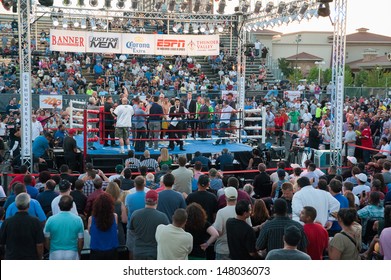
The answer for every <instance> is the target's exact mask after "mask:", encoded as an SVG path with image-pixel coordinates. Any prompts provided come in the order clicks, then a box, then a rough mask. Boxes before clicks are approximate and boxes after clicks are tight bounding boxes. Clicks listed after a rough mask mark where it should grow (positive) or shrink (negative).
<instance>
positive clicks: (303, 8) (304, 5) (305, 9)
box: [299, 2, 308, 16]
mask: <svg viewBox="0 0 391 280" xmlns="http://www.w3.org/2000/svg"><path fill="white" fill-rule="evenodd" d="M307 9H308V3H307V2H304V3H303V4H302V5H301V7H300V10H299V14H300V15H302V16H303V15H304V14H305V12H306V11H307Z"/></svg>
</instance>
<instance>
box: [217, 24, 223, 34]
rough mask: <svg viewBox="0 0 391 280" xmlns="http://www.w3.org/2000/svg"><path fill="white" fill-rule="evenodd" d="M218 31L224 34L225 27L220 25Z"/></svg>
mask: <svg viewBox="0 0 391 280" xmlns="http://www.w3.org/2000/svg"><path fill="white" fill-rule="evenodd" d="M217 31H218V32H220V33H221V32H223V31H224V27H223V26H222V25H220V24H219V25H217Z"/></svg>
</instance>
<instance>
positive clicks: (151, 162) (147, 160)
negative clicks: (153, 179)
mask: <svg viewBox="0 0 391 280" xmlns="http://www.w3.org/2000/svg"><path fill="white" fill-rule="evenodd" d="M141 166H146V167H147V168H148V170H149V171H154V172H157V171H158V170H159V163H158V162H157V161H156V159H153V158H151V154H150V153H149V151H148V150H146V151H145V152H144V160H143V161H142V162H141V163H140V167H141Z"/></svg>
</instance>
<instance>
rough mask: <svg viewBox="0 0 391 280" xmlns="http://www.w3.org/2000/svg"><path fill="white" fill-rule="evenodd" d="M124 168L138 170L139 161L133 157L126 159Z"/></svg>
mask: <svg viewBox="0 0 391 280" xmlns="http://www.w3.org/2000/svg"><path fill="white" fill-rule="evenodd" d="M125 166H126V167H128V168H130V169H138V168H139V167H140V160H138V159H137V158H135V157H132V158H128V159H126V160H125Z"/></svg>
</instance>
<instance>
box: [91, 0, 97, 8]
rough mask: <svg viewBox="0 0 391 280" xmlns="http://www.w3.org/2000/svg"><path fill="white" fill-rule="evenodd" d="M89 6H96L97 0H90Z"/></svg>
mask: <svg viewBox="0 0 391 280" xmlns="http://www.w3.org/2000/svg"><path fill="white" fill-rule="evenodd" d="M90 6H91V7H96V6H98V0H90Z"/></svg>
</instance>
